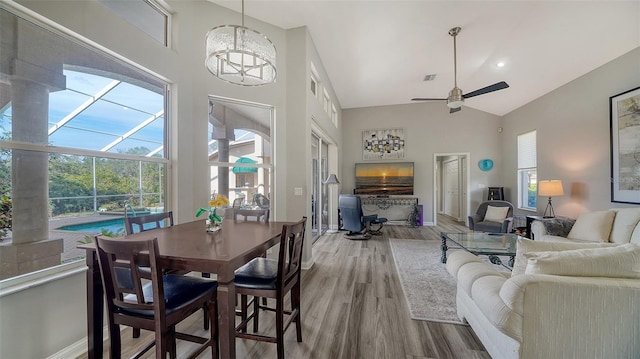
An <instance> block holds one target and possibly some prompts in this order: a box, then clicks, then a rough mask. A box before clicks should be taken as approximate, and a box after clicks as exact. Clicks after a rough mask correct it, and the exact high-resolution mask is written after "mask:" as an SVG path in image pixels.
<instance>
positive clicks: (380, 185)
mask: <svg viewBox="0 0 640 359" xmlns="http://www.w3.org/2000/svg"><path fill="white" fill-rule="evenodd" d="M354 193H355V194H369V195H400V194H404V195H407V194H408V195H412V194H413V162H388V163H356V188H355V190H354Z"/></svg>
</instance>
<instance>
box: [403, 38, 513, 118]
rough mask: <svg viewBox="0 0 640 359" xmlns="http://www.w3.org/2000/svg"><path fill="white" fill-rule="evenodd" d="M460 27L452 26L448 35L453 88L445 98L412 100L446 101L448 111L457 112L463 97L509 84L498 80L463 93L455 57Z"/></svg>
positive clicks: (476, 94)
mask: <svg viewBox="0 0 640 359" xmlns="http://www.w3.org/2000/svg"><path fill="white" fill-rule="evenodd" d="M460 30H462V28H460V27H454V28H452V29H450V30H449V35H451V36H452V37H453V89H452V90H451V91H449V96H448V97H447V98H421V97H417V98H412V99H411V100H412V101H447V107H449V109H450V110H449V113H454V112H458V111H460V110H461V109H462V105H464V99H466V98H470V97H474V96H479V95H484V94H487V93H490V92H494V91H498V90H503V89H506V88H507V87H509V85H508V84H507V83H506V82H504V81H501V82H498V83H495V84H493V85H489V86H487V87H483V88H481V89H478V90H475V91H472V92H469V93H468V94H465V93H463V92H462V90H461V89H460V88H459V87H458V58H457V48H456V47H457V46H456V37H457V36H458V34H459V33H460Z"/></svg>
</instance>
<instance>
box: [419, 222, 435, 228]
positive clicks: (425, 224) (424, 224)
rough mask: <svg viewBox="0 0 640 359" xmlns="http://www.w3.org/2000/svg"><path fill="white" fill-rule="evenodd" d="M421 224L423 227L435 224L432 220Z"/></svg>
mask: <svg viewBox="0 0 640 359" xmlns="http://www.w3.org/2000/svg"><path fill="white" fill-rule="evenodd" d="M422 226H423V227H433V226H435V224H434V223H433V222H423V223H422Z"/></svg>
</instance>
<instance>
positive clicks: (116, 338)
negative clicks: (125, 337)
mask: <svg viewBox="0 0 640 359" xmlns="http://www.w3.org/2000/svg"><path fill="white" fill-rule="evenodd" d="M109 339H110V340H111V350H109V358H111V359H120V357H121V355H122V353H121V351H122V343H121V341H120V326H119V325H115V324H110V325H109ZM100 354H101V355H102V353H100Z"/></svg>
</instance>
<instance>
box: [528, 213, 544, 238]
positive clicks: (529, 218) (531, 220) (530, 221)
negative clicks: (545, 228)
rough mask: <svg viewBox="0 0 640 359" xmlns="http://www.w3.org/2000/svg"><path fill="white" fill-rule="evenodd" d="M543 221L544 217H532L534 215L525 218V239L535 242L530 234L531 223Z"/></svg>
mask: <svg viewBox="0 0 640 359" xmlns="http://www.w3.org/2000/svg"><path fill="white" fill-rule="evenodd" d="M543 219H545V217H543V216H534V215H531V216H527V236H526V237H527V238H529V239H532V240H535V238H533V233H531V223H532V222H533V221H540V220H543Z"/></svg>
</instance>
